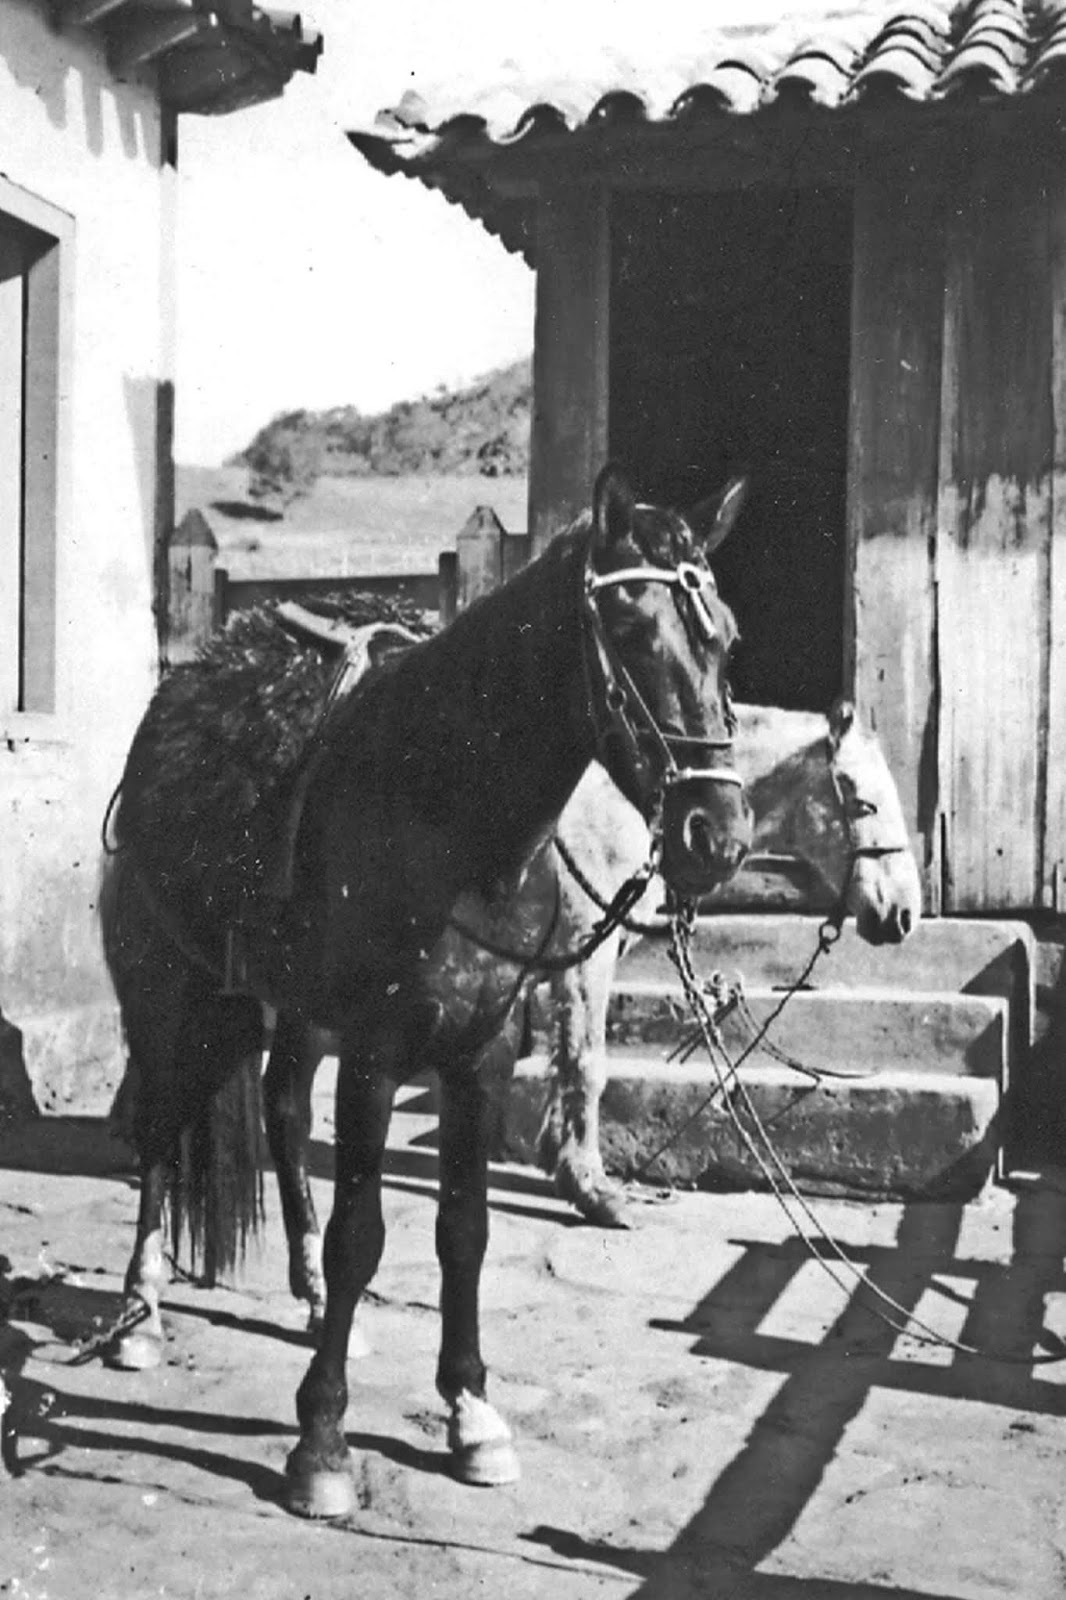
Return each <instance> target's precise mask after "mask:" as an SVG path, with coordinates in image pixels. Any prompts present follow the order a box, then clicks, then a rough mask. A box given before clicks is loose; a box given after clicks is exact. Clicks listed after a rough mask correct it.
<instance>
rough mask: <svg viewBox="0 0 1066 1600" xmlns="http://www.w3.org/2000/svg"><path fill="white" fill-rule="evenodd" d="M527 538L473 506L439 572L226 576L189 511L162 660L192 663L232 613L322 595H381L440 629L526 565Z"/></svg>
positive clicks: (173, 552) (197, 517)
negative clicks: (430, 618) (433, 618)
mask: <svg viewBox="0 0 1066 1600" xmlns="http://www.w3.org/2000/svg"><path fill="white" fill-rule="evenodd" d="M529 550H530V540H529V535H528V534H525V533H509V532H508V531H507V529H506V528H505V527H504V526H503V524H502V523H501V522H500V519H499V518H498V517H497V515H496V513H495V512H494V511H493V510H492V508H491V507H490V506H478V507H477V508H476V509H475V510H474V511H473V512H472V513H471V515H470V516H469V517H468V518H467V520H466V522H465V523H464V524H463V526H462V527H461V528H460V530H459V533H458V535H457V536H456V541H455V548H454V550H442V551H441V554H440V558H439V561H438V563H437V571H436V572H414V573H407V572H405V573H392V572H373V573H357V574H354V575H351V576H348V575H346V576H344V577H315V578H231V577H230V575H229V573H228V572H227V571H226V569H225V567H222V566H220V565H219V559H218V557H219V551H218V545H217V542H216V540H215V537H214V535H213V533H212V531H211V527H210V524H209V522H208V520H207V518H206V517H205V516H204V515H203V513H202V512H200V511H196V510H193V511H189V512H187V513H186V515H185V516H184V517H183V518H182V520H181V522H180V523H179V524H178V526H177V527H176V528H175V529H174V532H173V535H172V537H171V540H170V544H169V547H168V551H167V558H168V559H167V581H168V586H169V587H168V595H167V603H166V616H167V638H166V644H165V659H166V662H167V664H168V665H169V666H176V665H177V664H178V663H179V662H182V661H189V660H191V659H192V657H193V656H194V655H195V654H196V652H197V650H198V649H199V648H200V646H201V645H202V644H203V643H204V642H205V641H206V640H207V639H209V638H210V636H211V634H212V633H213V632H214V631H215V629H216V628H219V627H221V625H222V624H223V623H224V622H225V620H226V618H227V617H230V616H232V615H233V613H234V612H235V611H244V610H247V609H248V608H249V607H250V606H255V605H264V604H267V603H268V602H271V601H282V600H299V601H306V600H307V599H308V598H311V597H313V596H314V595H316V594H318V595H324V594H343V593H349V594H357V593H358V594H381V595H389V596H391V597H393V598H395V599H403V600H409V601H411V602H412V603H413V604H414V605H416V606H418V607H419V608H420V609H421V610H423V611H427V612H436V613H437V615H438V617H439V618H440V621H441V623H442V624H447V623H449V622H451V621H452V619H453V618H454V616H455V614H456V612H457V611H460V610H462V609H464V608H465V607H466V606H468V605H470V604H471V602H472V601H474V600H477V599H479V598H480V597H481V596H482V595H484V594H488V593H490V592H491V591H492V590H493V589H495V588H496V587H497V586H498V585H499V584H500V583H506V582H507V581H508V580H509V579H510V578H512V577H514V575H515V573H516V572H518V571H520V569H521V568H522V567H523V566H524V565H525V564H526V562H527V561H528V560H529Z"/></svg>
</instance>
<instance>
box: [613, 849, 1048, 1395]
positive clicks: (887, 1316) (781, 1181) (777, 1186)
mask: <svg viewBox="0 0 1066 1600" xmlns="http://www.w3.org/2000/svg"><path fill="white" fill-rule="evenodd" d="M870 848H874V847H870ZM670 921H671V926H670V957H671V960H672V961H673V963H674V965H675V967H676V968H677V972H678V976H679V977H680V979H681V984H682V987H683V989H684V992H685V998H686V1000H687V1001H688V1004H689V1008H690V1010H691V1011H692V1014H693V1016H694V1018H695V1020H696V1025H697V1028H698V1031H699V1035H700V1040H701V1042H702V1043H703V1045H704V1046H705V1048H706V1050H707V1054H708V1057H709V1058H710V1061H711V1064H712V1066H713V1067H714V1070H715V1075H716V1079H717V1082H716V1085H715V1089H714V1092H713V1094H712V1096H711V1098H712V1099H713V1098H715V1097H716V1096H717V1095H719V1094H720V1095H721V1097H722V1103H723V1105H724V1106H725V1108H726V1111H727V1113H728V1116H729V1120H730V1122H731V1124H732V1126H733V1129H734V1131H735V1132H736V1134H737V1137H738V1138H739V1139H740V1142H741V1144H742V1145H743V1147H744V1149H745V1150H746V1151H747V1152H748V1154H749V1156H750V1157H751V1159H752V1160H753V1161H754V1163H755V1165H756V1166H757V1167H758V1169H759V1172H760V1174H761V1176H762V1178H763V1180H764V1181H765V1183H766V1185H767V1187H768V1188H769V1189H770V1192H771V1193H772V1194H773V1196H774V1198H775V1200H777V1202H778V1204H779V1205H780V1206H781V1209H782V1210H783V1211H784V1213H785V1215H786V1217H787V1218H788V1220H789V1222H790V1223H791V1225H792V1226H793V1227H794V1228H795V1230H796V1232H797V1234H798V1236H799V1238H800V1239H801V1240H802V1242H803V1244H804V1245H805V1246H806V1249H807V1251H808V1253H809V1255H810V1256H811V1258H812V1259H813V1260H814V1261H816V1262H817V1263H818V1265H819V1266H821V1267H822V1268H823V1270H824V1271H825V1272H826V1273H827V1274H828V1276H829V1277H830V1278H831V1279H832V1281H833V1283H835V1284H836V1286H837V1288H839V1289H840V1290H841V1291H842V1292H844V1293H850V1292H851V1289H852V1288H854V1287H857V1288H860V1289H865V1290H866V1291H867V1292H868V1293H869V1294H870V1295H872V1296H873V1298H874V1300H875V1301H876V1302H877V1304H875V1305H873V1306H871V1307H869V1308H868V1309H869V1310H870V1311H871V1313H872V1314H873V1315H874V1316H875V1317H877V1319H878V1320H879V1321H880V1322H881V1323H882V1324H883V1325H884V1326H885V1327H887V1328H889V1329H890V1330H891V1331H892V1332H893V1333H896V1334H899V1335H901V1336H909V1337H911V1338H913V1339H915V1340H917V1341H918V1342H919V1343H920V1344H925V1345H932V1346H936V1347H939V1348H941V1349H947V1350H953V1351H954V1352H955V1353H956V1354H957V1355H964V1356H974V1357H983V1358H984V1359H985V1360H988V1361H996V1362H999V1363H1000V1364H1002V1365H1007V1366H1022V1367H1034V1366H1047V1365H1050V1364H1051V1363H1053V1362H1059V1361H1063V1360H1066V1348H1063V1347H1062V1341H1061V1340H1060V1339H1059V1338H1058V1336H1057V1335H1055V1334H1050V1333H1046V1334H1045V1337H1046V1338H1048V1339H1050V1340H1054V1341H1055V1342H1056V1343H1057V1344H1058V1345H1059V1346H1060V1348H1059V1349H1058V1350H1055V1351H1052V1350H1048V1351H1044V1352H1041V1353H1040V1354H1038V1355H1025V1356H1021V1355H1016V1354H1014V1353H1013V1352H1011V1351H995V1350H982V1349H981V1348H980V1347H979V1346H977V1345H973V1344H968V1343H966V1342H965V1341H963V1340H960V1339H950V1338H948V1337H946V1336H945V1335H944V1334H942V1333H938V1332H937V1330H936V1329H935V1328H933V1327H931V1326H930V1325H929V1324H928V1323H927V1322H924V1321H923V1320H922V1319H921V1318H920V1317H917V1316H915V1314H914V1313H913V1311H911V1310H910V1309H909V1308H908V1307H906V1306H904V1305H903V1304H902V1303H901V1302H900V1301H899V1300H897V1299H895V1298H894V1296H892V1295H890V1294H889V1293H888V1292H887V1291H886V1290H884V1289H882V1288H881V1287H880V1286H879V1285H878V1284H876V1283H873V1282H872V1281H871V1280H870V1278H869V1276H868V1274H867V1273H866V1272H864V1271H863V1269H862V1268H861V1267H860V1266H858V1264H857V1263H856V1262H854V1261H852V1259H851V1257H850V1256H849V1255H848V1254H847V1252H846V1251H845V1250H844V1249H843V1247H842V1246H841V1245H840V1244H838V1242H837V1241H836V1240H835V1239H834V1238H833V1237H832V1235H831V1234H830V1233H828V1232H827V1231H826V1229H825V1227H824V1226H823V1224H822V1223H821V1222H820V1221H819V1219H818V1217H817V1216H816V1215H815V1213H814V1211H813V1209H812V1208H811V1206H810V1205H809V1203H808V1202H807V1200H806V1198H805V1196H804V1195H802V1194H801V1193H800V1191H799V1189H798V1188H797V1186H796V1183H795V1181H794V1179H793V1177H792V1174H791V1173H790V1172H789V1170H788V1168H787V1167H786V1165H785V1163H784V1162H783V1161H782V1159H781V1157H780V1156H779V1155H778V1153H777V1151H776V1149H775V1148H774V1145H773V1141H772V1140H771V1138H770V1134H769V1131H768V1129H767V1127H766V1124H765V1123H764V1122H763V1120H762V1118H761V1117H760V1116H759V1113H758V1111H757V1109H756V1107H755V1105H754V1103H753V1101H752V1099H751V1096H750V1094H749V1093H748V1090H747V1088H746V1086H745V1085H744V1083H743V1081H742V1080H741V1078H740V1076H739V1069H740V1067H741V1066H742V1065H743V1063H744V1061H745V1060H746V1059H747V1057H748V1056H749V1055H750V1054H751V1052H752V1051H753V1050H754V1049H755V1048H756V1046H757V1045H758V1044H759V1043H760V1042H761V1036H762V1035H764V1034H765V1032H766V1029H767V1028H768V1027H769V1026H770V1024H771V1023H772V1022H773V1021H774V1019H775V1018H776V1017H777V1016H779V1015H780V1014H781V1011H782V1010H783V1009H784V1006H785V1004H786V1003H787V1002H788V1000H789V999H791V997H792V995H794V994H795V993H796V991H797V990H798V989H799V988H800V987H801V986H802V984H803V982H804V981H805V980H806V978H807V977H809V975H810V973H811V972H812V971H813V969H814V966H815V963H816V962H817V960H818V958H819V957H820V956H821V955H822V954H823V953H825V952H826V951H827V950H828V949H830V948H831V947H832V945H833V944H834V943H835V942H836V937H833V938H830V939H829V940H828V942H827V940H826V930H827V928H829V927H831V926H832V924H831V923H824V924H823V925H822V929H821V931H820V933H819V941H818V945H817V946H816V948H815V950H814V953H813V955H812V956H811V958H810V960H809V961H808V962H807V965H806V968H805V969H804V972H803V974H802V975H801V977H800V978H799V979H797V981H796V982H795V983H793V984H792V985H791V986H790V988H789V990H788V991H787V993H786V994H785V995H784V997H783V999H782V1001H781V1003H780V1005H779V1006H778V1007H777V1008H776V1009H775V1011H774V1012H773V1013H772V1015H771V1016H770V1017H768V1018H767V1020H766V1021H765V1022H764V1023H763V1025H762V1028H761V1029H760V1031H759V1034H757V1035H756V1037H755V1038H754V1039H753V1040H752V1041H751V1042H750V1043H749V1044H748V1045H747V1046H746V1047H745V1049H744V1050H743V1051H742V1052H741V1054H740V1055H739V1056H738V1058H737V1060H736V1061H733V1060H732V1059H731V1057H730V1055H729V1052H728V1050H727V1049H726V1046H725V1041H724V1040H723V1038H722V1034H721V1030H720V1028H719V1026H718V1021H719V1016H720V1015H721V1014H722V1012H721V1010H720V1008H719V1007H718V1006H716V1007H715V1009H714V1010H713V1011H712V1009H711V1007H710V1006H709V1005H708V986H707V985H706V984H703V983H701V981H700V980H699V978H698V977H697V975H696V972H695V970H694V968H693V965H692V959H691V942H692V930H693V926H694V923H695V916H694V913H693V910H692V908H690V907H684V906H681V907H677V906H675V907H674V908H673V910H672V914H671V919H670ZM839 931H840V930H839V928H837V930H836V936H837V937H838V936H839ZM737 1102H739V1104H740V1107H741V1108H742V1111H743V1115H742V1114H741V1110H738V1106H737ZM707 1103H709V1101H708V1102H705V1103H704V1104H705V1105H706V1104H707ZM700 1109H703V1107H700ZM691 1120H692V1119H691V1118H689V1119H687V1121H686V1126H687V1122H689V1121H691ZM675 1137H676V1135H675ZM664 1148H665V1146H664ZM661 1154H662V1151H661V1150H660V1151H658V1152H656V1155H655V1156H653V1157H652V1158H651V1161H649V1162H647V1163H645V1166H644V1168H643V1169H642V1171H643V1170H646V1169H647V1167H648V1166H650V1165H651V1164H652V1161H654V1160H656V1159H657V1157H658V1155H661ZM793 1207H795V1210H796V1211H798V1212H799V1213H800V1216H799V1217H797V1216H796V1215H795V1213H794V1211H793V1209H792V1208H793Z"/></svg>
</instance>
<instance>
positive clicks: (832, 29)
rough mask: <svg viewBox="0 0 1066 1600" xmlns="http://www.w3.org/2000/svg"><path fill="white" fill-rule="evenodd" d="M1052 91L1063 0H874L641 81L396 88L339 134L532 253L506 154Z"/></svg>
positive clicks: (615, 76) (722, 32)
mask: <svg viewBox="0 0 1066 1600" xmlns="http://www.w3.org/2000/svg"><path fill="white" fill-rule="evenodd" d="M737 9H738V12H740V10H741V7H740V6H739V4H738V7H737ZM1060 80H1061V81H1062V82H1063V83H1066V0H969V3H966V4H961V5H960V4H950V3H947V0H904V3H903V4H895V5H893V4H886V3H884V0H880V3H866V4H859V5H852V6H844V5H841V6H832V5H824V6H821V7H819V8H817V9H815V10H808V11H802V12H796V13H793V14H792V15H790V16H789V17H788V18H787V19H786V20H781V21H778V22H772V23H762V24H760V23H744V22H738V23H736V24H734V25H726V26H721V27H717V28H715V29H714V30H712V31H710V32H705V33H704V34H703V35H702V36H700V37H696V38H694V39H693V40H692V43H691V46H690V47H689V48H687V49H686V50H684V51H683V52H679V53H678V54H677V55H676V56H675V57H674V58H672V59H670V60H668V61H667V62H666V63H665V64H660V65H657V66H654V67H649V68H645V69H644V70H641V69H640V68H635V67H633V66H632V65H631V64H629V63H625V62H621V61H618V60H617V59H613V60H611V61H610V62H608V63H605V65H604V68H603V70H602V71H601V72H598V73H595V74H590V75H586V76H584V77H581V78H579V79H578V80H576V81H554V82H550V83H539V82H536V81H533V80H531V79H530V78H528V77H524V76H523V75H522V74H521V72H520V71H518V70H517V69H515V68H511V70H510V71H508V72H506V73H504V74H503V75H502V76H501V80H500V82H499V83H497V84H496V85H495V86H494V87H492V88H491V89H488V90H481V91H479V92H477V93H474V94H471V95H467V96H464V97H460V96H459V95H458V94H457V93H456V92H455V90H454V89H447V90H443V91H436V90H427V91H423V92H422V93H414V92H411V91H408V92H407V93H406V94H405V95H404V96H403V99H402V100H401V101H400V102H399V103H398V104H397V105H395V106H391V107H386V108H385V109H384V110H382V111H381V112H379V113H378V116H377V118H376V120H375V122H374V125H373V126H372V127H370V128H360V129H354V130H352V131H351V132H349V135H348V137H349V139H350V140H351V142H352V143H353V145H354V146H355V147H356V149H357V150H359V151H360V153H361V154H362V155H363V156H365V158H366V159H367V161H369V163H370V164H371V166H373V167H375V168H376V169H377V170H378V171H380V172H383V173H385V174H392V173H402V174H403V175H405V176H407V177H412V178H417V179H419V180H420V181H421V182H423V183H425V184H426V185H427V186H429V187H431V188H437V189H440V190H441V191H442V192H443V193H444V195H445V196H446V198H447V199H449V200H452V201H454V202H455V203H457V204H459V205H462V206H464V208H465V209H466V210H467V211H468V212H469V213H470V214H471V215H472V216H475V217H477V218H478V219H479V220H480V221H482V222H483V223H484V224H485V226H486V227H488V228H489V230H490V232H494V233H497V234H499V235H500V237H501V238H502V239H503V241H504V243H505V244H506V245H507V246H508V248H510V249H516V250H521V251H523V252H524V253H526V254H527V255H529V254H530V252H531V249H532V234H531V228H532V221H531V216H530V211H529V204H528V202H527V203H526V204H525V205H522V204H521V203H520V202H518V201H516V200H514V199H513V198H512V200H511V201H510V202H508V201H504V200H501V199H500V197H499V196H498V195H497V194H495V193H492V192H491V182H490V179H489V176H488V175H489V173H490V171H491V169H492V168H493V167H494V165H495V166H498V167H500V168H501V169H502V166H503V164H504V163H505V162H506V161H507V159H508V157H509V156H510V155H511V154H512V153H513V152H517V151H522V152H526V153H528V154H530V155H533V154H534V153H535V151H536V149H537V147H538V146H544V147H545V154H546V155H547V154H548V151H549V149H550V150H551V151H552V152H554V153H558V151H559V150H560V148H573V149H575V150H576V149H577V147H578V146H579V145H584V146H588V147H591V146H592V145H593V144H594V143H595V142H596V140H597V139H602V138H604V137H606V136H608V135H609V133H610V131H611V130H617V129H629V130H640V129H649V128H650V129H656V130H659V131H660V132H662V131H669V130H670V129H671V128H674V129H690V128H692V127H693V126H694V125H695V124H697V123H699V124H702V125H703V126H704V127H705V128H708V127H710V128H713V126H715V125H717V126H718V127H720V128H721V129H722V130H723V132H724V133H726V135H727V136H728V134H729V132H730V131H732V132H735V131H736V130H737V129H738V127H739V125H740V123H741V122H744V123H746V124H748V126H749V127H751V128H756V127H759V126H762V125H767V126H768V125H769V124H770V123H771V122H772V121H773V120H774V119H773V118H772V116H771V115H770V114H771V112H772V111H773V109H774V108H783V107H784V108H788V109H789V110H791V111H793V112H800V113H802V112H804V111H806V112H808V113H809V114H810V115H811V116H814V117H817V116H819V115H821V116H822V117H823V120H824V115H825V113H827V112H832V113H834V114H837V115H840V116H841V120H842V122H853V121H854V119H855V117H856V116H857V115H858V114H859V113H860V111H861V109H862V108H864V107H869V106H874V105H875V106H877V107H878V108H884V107H885V106H886V105H888V106H892V105H896V106H898V107H900V108H908V107H911V108H913V107H916V106H937V105H938V106H942V107H949V106H952V105H960V106H962V105H973V104H974V103H979V104H981V103H987V102H989V101H994V102H1006V101H1009V100H1020V99H1021V97H1023V96H1027V95H1029V94H1030V93H1031V92H1033V91H1039V90H1041V89H1043V88H1045V86H1048V85H1051V84H1052V83H1056V82H1059V81H1060ZM848 112H851V115H850V116H848V115H847V113H848ZM834 120H835V119H834ZM527 170H528V168H527Z"/></svg>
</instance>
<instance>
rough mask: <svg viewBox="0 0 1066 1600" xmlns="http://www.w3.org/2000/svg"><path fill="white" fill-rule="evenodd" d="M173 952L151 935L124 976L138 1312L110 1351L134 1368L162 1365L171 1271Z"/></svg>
mask: <svg viewBox="0 0 1066 1600" xmlns="http://www.w3.org/2000/svg"><path fill="white" fill-rule="evenodd" d="M168 954H169V953H168V952H163V951H162V950H161V949H160V947H159V945H158V943H155V944H154V945H149V944H147V943H146V945H145V948H144V951H143V955H142V959H141V961H140V963H139V964H138V967H137V969H136V974H135V975H134V974H128V975H127V981H126V982H124V983H123V984H122V996H121V998H122V1016H123V1024H124V1027H125V1032H126V1041H127V1044H128V1046H129V1052H130V1055H129V1062H128V1064H127V1068H126V1076H125V1078H124V1079H123V1083H122V1087H121V1089H120V1093H119V1100H121V1101H122V1102H123V1110H122V1112H121V1115H122V1116H123V1119H124V1121H125V1123H126V1124H127V1127H126V1130H125V1131H127V1132H128V1134H129V1136H130V1137H131V1138H132V1140H133V1143H134V1144H135V1146H136V1148H137V1153H138V1158H139V1163H140V1175H141V1192H140V1201H139V1205H138V1210H137V1233H136V1237H135V1239H134V1245H133V1253H132V1255H131V1257H130V1261H129V1265H128V1267H127V1269H126V1281H125V1301H124V1304H123V1309H122V1319H121V1320H122V1321H126V1320H127V1319H128V1320H129V1321H131V1322H133V1320H134V1319H137V1320H136V1322H135V1325H133V1326H132V1327H131V1328H130V1331H129V1332H127V1333H121V1332H119V1333H116V1335H115V1337H114V1339H113V1340H112V1342H111V1345H110V1346H109V1348H108V1351H107V1359H108V1361H109V1362H110V1363H111V1364H112V1365H113V1366H116V1367H122V1368H126V1369H129V1370H132V1371H142V1370H146V1369H148V1368H151V1367H157V1366H159V1364H160V1362H161V1361H162V1359H163V1324H162V1321H161V1319H160V1314H159V1301H160V1296H161V1295H162V1292H163V1289H164V1287H165V1285H166V1282H167V1279H168V1273H167V1269H166V1259H165V1254H164V1239H163V1205H164V1201H165V1198H166V1191H167V1175H168V1165H169V1161H170V1158H171V1150H170V1148H169V1146H170V1142H171V1137H170V1135H169V1133H168V1131H167V1130H168V1129H169V1127H170V1125H171V1123H172V1121H173V1116H172V1111H171V1108H170V1106H169V1105H168V1101H170V1100H171V1098H172V1096H173V1093H174V1087H175V1086H174V1082H173V1073H172V1071H171V1070H168V1069H169V1068H170V1067H171V1064H172V1063H173V1061H174V1059H175V1056H176V1053H177V1042H178V1039H179V1036H180V1033H181V1028H182V1020H183V998H184V992H185V987H186V981H187V972H186V971H185V969H184V968H183V967H182V964H181V963H180V961H178V960H177V959H176V958H173V959H168ZM134 976H135V978H136V981H133V979H134ZM117 1105H118V1100H116V1106H117Z"/></svg>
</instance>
